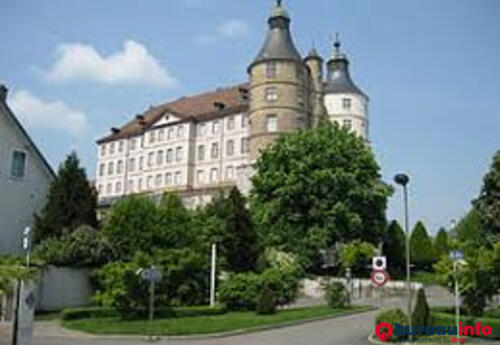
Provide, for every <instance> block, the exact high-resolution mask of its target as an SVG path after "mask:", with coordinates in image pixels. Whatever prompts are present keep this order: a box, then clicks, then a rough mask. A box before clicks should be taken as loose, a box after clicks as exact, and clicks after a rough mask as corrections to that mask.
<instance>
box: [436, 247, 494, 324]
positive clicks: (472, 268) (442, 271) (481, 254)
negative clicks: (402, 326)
mask: <svg viewBox="0 0 500 345" xmlns="http://www.w3.org/2000/svg"><path fill="white" fill-rule="evenodd" d="M461 249H462V250H463V251H464V253H465V264H459V265H458V269H457V277H458V281H459V289H460V294H461V296H462V297H463V305H464V308H465V310H466V312H467V314H468V315H475V316H481V315H482V314H483V311H484V309H485V307H486V306H487V305H488V302H489V301H491V299H492V297H493V296H495V295H496V294H497V293H498V291H499V289H500V243H496V244H495V245H494V246H493V248H492V247H491V246H482V247H479V248H478V247H476V246H473V245H471V244H470V243H469V242H467V243H462V244H461ZM434 269H435V271H436V273H437V275H438V282H439V283H440V284H441V285H443V286H445V287H447V288H449V290H450V292H453V290H454V286H455V285H454V279H455V278H454V277H455V275H454V270H453V263H452V261H451V259H450V258H449V257H448V256H442V257H441V259H440V261H439V262H438V263H437V264H435V265H434Z"/></svg>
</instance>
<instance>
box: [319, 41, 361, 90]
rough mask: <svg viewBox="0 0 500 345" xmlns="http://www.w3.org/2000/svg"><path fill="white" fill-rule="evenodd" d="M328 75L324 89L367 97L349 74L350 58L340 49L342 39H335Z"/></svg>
mask: <svg viewBox="0 0 500 345" xmlns="http://www.w3.org/2000/svg"><path fill="white" fill-rule="evenodd" d="M327 66H328V75H327V80H326V84H325V87H324V91H325V93H326V94H328V93H353V94H358V95H362V96H364V97H366V98H368V96H366V94H365V93H364V92H363V91H361V89H360V88H359V87H357V86H356V84H354V82H353V81H352V79H351V76H350V74H349V60H348V58H347V55H346V54H344V53H342V52H341V51H340V41H339V39H338V35H337V39H336V40H335V43H334V50H333V53H332V55H331V57H330V59H328V62H327Z"/></svg>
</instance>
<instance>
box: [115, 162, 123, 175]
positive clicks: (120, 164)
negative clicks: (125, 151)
mask: <svg viewBox="0 0 500 345" xmlns="http://www.w3.org/2000/svg"><path fill="white" fill-rule="evenodd" d="M122 172H123V161H118V163H117V164H116V173H117V174H121V173H122Z"/></svg>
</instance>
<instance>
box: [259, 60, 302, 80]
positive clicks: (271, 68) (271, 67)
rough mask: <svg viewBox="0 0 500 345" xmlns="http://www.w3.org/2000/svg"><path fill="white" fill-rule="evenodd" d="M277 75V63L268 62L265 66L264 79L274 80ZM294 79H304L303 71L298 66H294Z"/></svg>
mask: <svg viewBox="0 0 500 345" xmlns="http://www.w3.org/2000/svg"><path fill="white" fill-rule="evenodd" d="M277 74H278V63H277V62H276V61H269V62H268V63H267V65H266V77H267V78H276V75H277ZM295 77H296V78H297V79H303V78H304V69H303V68H302V67H300V66H295Z"/></svg>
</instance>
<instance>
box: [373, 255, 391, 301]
mask: <svg viewBox="0 0 500 345" xmlns="http://www.w3.org/2000/svg"><path fill="white" fill-rule="evenodd" d="M386 269H387V258H386V257H385V256H374V257H373V258H372V274H371V279H372V282H373V283H374V284H375V285H376V286H378V287H383V286H384V285H385V283H387V281H389V279H390V277H389V274H388V273H387V271H386ZM383 304H384V300H383V292H381V294H380V307H383Z"/></svg>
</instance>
